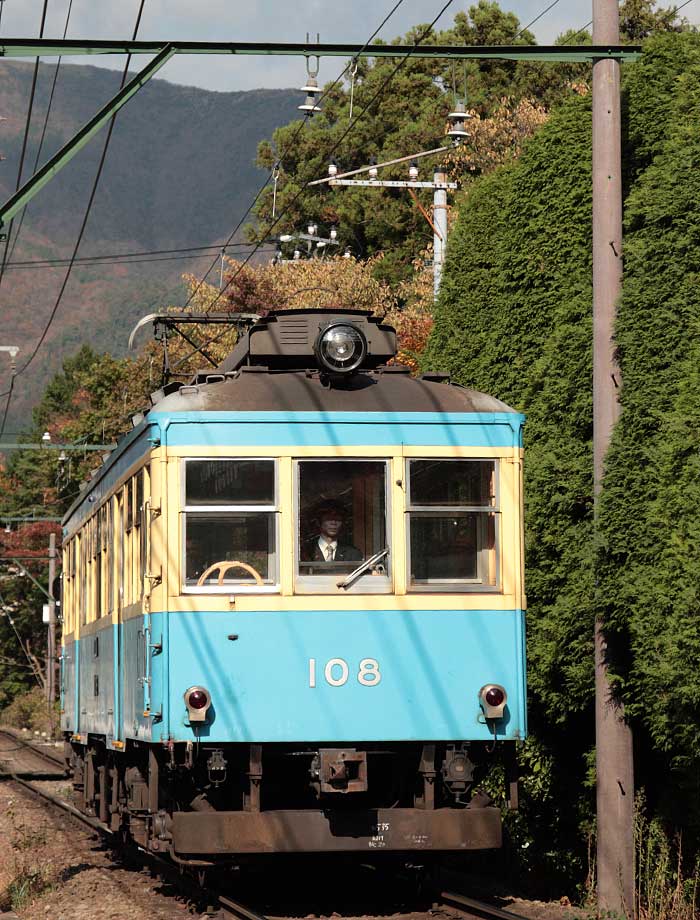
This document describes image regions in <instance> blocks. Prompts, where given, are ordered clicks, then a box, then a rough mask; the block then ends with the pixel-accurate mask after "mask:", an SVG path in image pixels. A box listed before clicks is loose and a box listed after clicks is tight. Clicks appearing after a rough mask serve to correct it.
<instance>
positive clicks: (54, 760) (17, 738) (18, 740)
mask: <svg viewBox="0 0 700 920" xmlns="http://www.w3.org/2000/svg"><path fill="white" fill-rule="evenodd" d="M0 737H2V738H6V739H9V740H10V741H13V742H14V743H15V744H17V745H18V746H19V747H18V748H17V750H19V748H27V749H28V750H29V751H31V752H32V753H33V754H36V755H37V756H38V757H42V758H43V759H44V760H47V761H49V763H51V764H52V765H53V766H56V765H58V766H60V767H63V765H64V764H63V758H62V757H59V756H58V755H57V754H51V753H50V752H49V751H45V750H43V749H42V748H40V747H39V746H38V745H36V744H34V743H33V742H31V741H29V740H28V739H27V738H22V736H21V735H15V733H14V732H11V731H8V730H7V729H5V728H3V729H0ZM2 753H3V752H2V750H1V749H0V755H2ZM6 753H7V752H6Z"/></svg>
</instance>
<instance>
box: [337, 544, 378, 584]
mask: <svg viewBox="0 0 700 920" xmlns="http://www.w3.org/2000/svg"><path fill="white" fill-rule="evenodd" d="M388 555H389V547H388V546H385V547H384V549H381V550H379V552H378V553H375V554H374V556H370V557H369V559H366V560H365V561H364V562H362V563H360V565H358V567H357V568H356V569H355V570H354V571H352V572H350V574H349V575H348V577H347V578H346V579H344V580H343V581H339V582H338V587H339V588H344V589H346V590H347V589H348V588H349V587H350V585H351V584H352V583H353V582H354V581H357V579H358V578H359V577H360V575H362V574H363V573H364V572H366V571H367V569H369V568H370V567H371V566H373V565H374V564H375V562H379V560H380V559H383V558H384V557H385V556H388Z"/></svg>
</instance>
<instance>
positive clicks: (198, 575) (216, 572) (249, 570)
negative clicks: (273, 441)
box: [184, 459, 278, 590]
mask: <svg viewBox="0 0 700 920" xmlns="http://www.w3.org/2000/svg"><path fill="white" fill-rule="evenodd" d="M275 479H276V477H275V461H274V460H228V459H227V460H186V461H185V509H184V510H185V564H184V571H185V586H186V587H205V588H208V589H209V588H216V587H220V588H221V589H222V590H226V586H228V590H230V587H231V586H244V587H246V588H251V589H258V590H259V589H264V588H265V587H266V586H268V587H270V586H275V585H276V584H277V583H278V574H277V524H276V517H277V516H276V511H277V497H276V486H275Z"/></svg>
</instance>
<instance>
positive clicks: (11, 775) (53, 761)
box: [0, 729, 526, 920]
mask: <svg viewBox="0 0 700 920" xmlns="http://www.w3.org/2000/svg"><path fill="white" fill-rule="evenodd" d="M0 743H2V745H3V746H2V747H0V759H1V758H2V755H3V753H12V752H14V751H18V750H24V751H27V752H30V753H31V754H32V755H33V756H35V757H37V758H40V759H41V760H43V761H44V762H45V763H46V764H47V765H48V766H50V767H52V768H53V771H52V772H47V771H44V772H41V771H38V770H35V771H25V770H12V769H8V768H7V767H5V766H2V765H0V777H2V778H4V779H6V780H10V781H12V782H15V783H17V784H18V785H20V786H22V788H24V789H26V790H27V791H28V792H30V793H32V794H33V795H34V796H37V797H38V798H40V799H42V800H43V801H44V802H46V803H47V804H48V805H49V806H51V807H53V808H56V809H59V810H60V811H62V812H63V813H66V814H68V815H69V816H70V817H71V818H72V819H74V820H76V821H79V822H80V823H81V824H83V825H84V826H86V827H88V828H90V830H91V831H93V832H95V833H97V834H100V835H101V836H102V837H103V838H104V839H105V840H107V841H108V842H109V843H114V841H115V840H116V839H117V835H116V834H115V833H114V832H113V831H112V830H111V829H110V828H109V827H108V826H107V825H106V824H103V823H102V822H101V821H99V820H98V819H97V818H94V817H92V816H90V815H86V814H84V813H83V812H81V811H79V810H78V809H77V808H76V807H75V806H74V805H72V804H71V803H70V802H67V801H65V800H64V799H62V798H60V797H59V796H57V795H54V794H53V793H52V792H50V791H49V790H48V789H46V788H43V787H42V785H40V784H41V782H43V781H46V780H61V779H65V776H66V772H65V765H64V762H63V759H62V758H61V757H60V756H59V755H57V754H54V753H52V752H50V751H47V750H46V749H45V748H42V747H40V746H38V745H36V744H34V743H33V742H31V741H29V740H28V739H25V738H22V737H21V736H17V735H15V734H14V733H12V732H9V731H6V730H4V729H0ZM8 745H10V746H9V747H8ZM58 768H60V770H59V769H58ZM138 854H139V857H140V858H141V859H143V861H144V862H145V863H147V864H149V865H150V866H152V867H158V869H160V870H161V874H163V875H167V877H168V879H169V881H170V882H171V883H174V884H175V886H176V887H177V888H178V889H179V890H180V891H181V893H182V894H183V895H184V896H185V897H187V898H188V899H190V900H191V901H193V902H199V903H200V904H202V903H204V902H207V904H208V907H207V908H206V909H205V913H204V914H202V916H203V917H205V916H206V917H209V918H213V920H214V918H215V920H267V918H266V917H265V915H264V914H261V913H259V912H258V911H255V910H252V909H251V908H250V907H248V906H246V905H245V904H242V903H241V902H239V901H237V900H234V899H233V898H231V897H230V896H229V895H228V893H225V892H223V891H216V890H211V889H199V888H198V887H197V885H196V883H195V882H194V880H191V879H188V878H187V877H182V876H181V875H180V874H179V872H178V870H177V867H175V866H174V865H173V864H171V863H170V862H168V860H167V859H165V858H163V857H162V856H158V855H155V854H151V853H148V852H147V851H145V850H141V849H138ZM436 906H439V907H443V906H444V907H449V908H451V909H453V910H455V909H456V910H457V911H458V912H459V914H460V915H469V916H470V917H477V918H486V920H526V918H525V917H523V916H521V915H520V914H516V913H513V912H511V911H507V910H503V909H502V908H499V907H496V906H494V905H492V904H488V903H487V902H485V901H479V900H476V899H474V898H469V897H467V896H465V895H463V894H460V893H457V892H454V891H441V892H440V894H439V895H438V896H437V897H436ZM275 913H276V914H277V911H276V912H275ZM177 916H178V917H181V916H182V912H181V910H178V913H177Z"/></svg>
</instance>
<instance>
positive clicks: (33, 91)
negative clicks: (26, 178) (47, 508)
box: [0, 0, 49, 433]
mask: <svg viewBox="0 0 700 920" xmlns="http://www.w3.org/2000/svg"><path fill="white" fill-rule="evenodd" d="M48 6H49V0H44V5H43V7H42V10H41V23H40V25H39V38H43V37H44V26H45V25H46V12H47V10H48ZM40 60H41V58H40V57H38V56H37V59H36V61H35V62H34V72H33V74H32V87H31V90H30V91H29V105H28V106H27V119H26V122H25V125H24V137H23V138H22V150H21V153H20V155H19V167H18V169H17V183H16V185H15V190H17V189H18V188H19V187H20V184H21V182H22V173H23V171H24V158H25V156H26V155H27V143H28V141H29V128H30V126H31V122H32V111H33V109H34V96H35V95H36V81H37V77H38V76H39V62H40ZM13 223H14V221H12V220H11V221H10V224H9V226H8V228H7V236H6V237H5V248H4V250H3V254H2V265H0V285H1V284H2V279H3V276H4V274H5V265H6V263H7V254H8V249H9V246H10V238H11V236H12V226H13ZM0 433H1V432H0Z"/></svg>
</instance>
